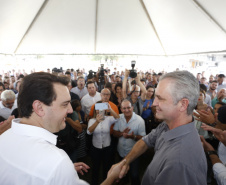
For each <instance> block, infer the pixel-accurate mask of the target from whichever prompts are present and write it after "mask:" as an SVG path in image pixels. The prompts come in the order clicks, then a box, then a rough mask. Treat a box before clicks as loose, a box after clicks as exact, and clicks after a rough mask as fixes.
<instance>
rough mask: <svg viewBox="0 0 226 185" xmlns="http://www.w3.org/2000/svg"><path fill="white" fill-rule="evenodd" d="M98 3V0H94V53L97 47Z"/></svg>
mask: <svg viewBox="0 0 226 185" xmlns="http://www.w3.org/2000/svg"><path fill="white" fill-rule="evenodd" d="M98 4H99V0H96V16H95V35H94V53H96V49H97V26H98Z"/></svg>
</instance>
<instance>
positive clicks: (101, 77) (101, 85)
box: [97, 64, 108, 92]
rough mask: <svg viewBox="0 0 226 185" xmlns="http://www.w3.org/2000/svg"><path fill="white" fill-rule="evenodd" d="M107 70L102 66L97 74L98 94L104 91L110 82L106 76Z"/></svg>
mask: <svg viewBox="0 0 226 185" xmlns="http://www.w3.org/2000/svg"><path fill="white" fill-rule="evenodd" d="M105 73H107V70H106V69H104V64H101V67H100V69H99V71H98V72H97V79H98V92H101V90H102V89H104V85H105V84H106V83H107V82H108V80H107V76H106V75H105Z"/></svg>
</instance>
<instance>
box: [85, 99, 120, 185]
mask: <svg viewBox="0 0 226 185" xmlns="http://www.w3.org/2000/svg"><path fill="white" fill-rule="evenodd" d="M97 103H102V102H101V101H99V102H97ZM97 103H96V104H97ZM108 109H109V111H110V113H111V115H113V116H105V114H106V110H104V111H102V110H101V111H99V110H94V114H93V115H94V118H92V119H90V120H89V123H88V129H87V133H88V134H90V135H91V134H92V135H93V139H92V148H91V158H92V163H93V168H92V169H94V170H93V172H92V183H91V184H92V185H97V184H99V181H98V179H99V178H98V177H99V171H100V165H101V162H102V163H103V170H102V171H103V179H105V178H106V177H107V172H108V170H109V169H110V167H111V165H112V160H111V159H112V155H113V152H112V148H111V147H110V143H111V137H110V127H111V125H112V124H113V123H115V122H116V119H118V118H119V115H118V114H117V113H116V112H114V111H113V110H112V109H111V107H110V105H109V104H108Z"/></svg>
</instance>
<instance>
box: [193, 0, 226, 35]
mask: <svg viewBox="0 0 226 185" xmlns="http://www.w3.org/2000/svg"><path fill="white" fill-rule="evenodd" d="M192 2H193V3H194V4H195V5H196V7H198V9H199V10H201V11H202V12H203V13H204V15H206V16H207V17H208V18H209V19H210V21H211V22H213V23H214V24H215V25H216V26H217V27H218V28H220V30H221V31H223V32H224V34H226V30H225V29H224V28H223V27H222V26H221V25H220V23H219V22H217V21H216V19H214V18H213V17H212V16H211V15H210V13H209V12H207V10H206V9H205V8H204V7H203V6H202V5H201V4H200V3H199V2H198V1H197V0H192Z"/></svg>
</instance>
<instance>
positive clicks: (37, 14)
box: [14, 0, 49, 54]
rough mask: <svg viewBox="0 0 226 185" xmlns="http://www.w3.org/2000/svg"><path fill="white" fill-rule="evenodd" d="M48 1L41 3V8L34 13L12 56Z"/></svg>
mask: <svg viewBox="0 0 226 185" xmlns="http://www.w3.org/2000/svg"><path fill="white" fill-rule="evenodd" d="M48 1H49V0H45V1H44V2H43V3H42V6H41V7H40V8H39V10H38V12H37V13H36V15H35V17H34V19H33V20H32V22H31V24H30V25H29V26H28V28H27V30H26V32H25V33H24V35H23V37H22V38H21V40H20V42H19V44H18V45H17V47H16V49H15V51H14V54H16V52H17V50H18V49H19V47H20V45H21V43H22V42H23V40H24V38H25V37H26V35H27V34H28V32H29V31H30V30H31V28H32V26H33V25H34V23H35V21H36V20H37V18H38V17H39V15H40V14H41V12H42V10H43V9H44V8H45V6H46V4H47V3H48Z"/></svg>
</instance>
